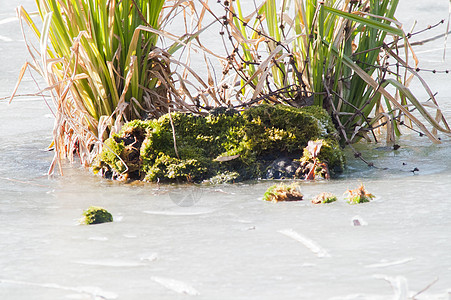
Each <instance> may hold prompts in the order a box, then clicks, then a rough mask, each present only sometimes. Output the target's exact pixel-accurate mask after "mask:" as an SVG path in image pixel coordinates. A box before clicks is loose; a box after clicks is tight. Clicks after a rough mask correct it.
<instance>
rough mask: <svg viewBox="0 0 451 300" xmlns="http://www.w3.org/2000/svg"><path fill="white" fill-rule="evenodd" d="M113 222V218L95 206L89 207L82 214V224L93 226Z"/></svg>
mask: <svg viewBox="0 0 451 300" xmlns="http://www.w3.org/2000/svg"><path fill="white" fill-rule="evenodd" d="M107 222H113V216H112V215H111V214H110V213H109V212H108V211H107V210H106V209H104V208H102V207H97V206H90V207H89V208H88V209H87V210H85V211H84V212H83V218H82V220H81V223H82V224H85V225H93V224H101V223H107Z"/></svg>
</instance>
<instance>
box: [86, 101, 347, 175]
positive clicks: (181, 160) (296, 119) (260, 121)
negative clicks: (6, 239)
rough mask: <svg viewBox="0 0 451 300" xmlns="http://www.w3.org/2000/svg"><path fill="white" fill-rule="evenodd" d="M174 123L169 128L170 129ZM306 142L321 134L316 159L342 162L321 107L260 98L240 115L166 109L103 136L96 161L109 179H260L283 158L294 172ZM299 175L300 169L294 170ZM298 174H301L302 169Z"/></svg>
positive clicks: (334, 164)
mask: <svg viewBox="0 0 451 300" xmlns="http://www.w3.org/2000/svg"><path fill="white" fill-rule="evenodd" d="M173 128H174V130H173ZM310 140H321V141H322V143H323V148H322V150H321V152H320V153H319V156H318V159H319V160H320V161H321V162H324V163H327V164H328V165H329V168H330V170H331V172H335V171H340V170H342V169H343V166H344V155H343V152H342V150H341V149H340V146H339V143H338V139H337V134H336V130H335V128H334V126H333V124H332V121H331V119H330V117H329V115H328V114H327V112H326V111H324V110H323V109H321V108H319V107H306V108H302V109H298V108H294V107H290V106H285V105H269V104H262V105H259V106H254V107H251V108H249V109H247V110H245V111H243V112H241V113H239V112H237V111H236V110H233V109H225V108H219V109H215V110H214V111H213V113H211V114H209V115H207V116H197V115H192V114H182V113H172V114H171V115H169V114H166V115H164V116H162V117H160V118H159V119H158V120H150V121H138V120H135V121H132V122H129V123H127V124H125V125H124V127H123V129H122V131H121V132H120V133H119V134H118V135H115V136H113V137H112V138H110V139H108V140H107V141H106V142H105V147H104V148H103V151H102V153H101V154H100V155H99V156H98V160H97V163H96V164H95V166H94V170H95V171H102V174H104V175H106V176H109V177H112V178H130V179H139V180H146V181H192V182H200V181H203V180H210V179H212V180H211V182H236V181H241V180H247V179H256V178H266V176H267V174H274V172H269V169H270V168H272V166H273V165H277V164H274V162H275V161H276V160H278V159H279V160H280V159H281V158H286V159H287V160H288V161H289V162H288V163H287V164H286V166H287V168H288V167H289V168H290V169H289V171H287V172H285V173H284V171H283V170H278V171H277V172H279V173H278V174H279V175H280V177H285V178H293V177H294V176H295V173H296V172H293V170H291V169H292V168H293V167H296V168H297V166H299V162H298V163H293V164H291V163H290V162H293V161H294V160H296V159H297V160H299V159H300V158H301V157H302V155H303V153H304V148H305V147H306V146H307V143H308V141H310ZM297 173H299V172H297ZM301 173H302V172H301Z"/></svg>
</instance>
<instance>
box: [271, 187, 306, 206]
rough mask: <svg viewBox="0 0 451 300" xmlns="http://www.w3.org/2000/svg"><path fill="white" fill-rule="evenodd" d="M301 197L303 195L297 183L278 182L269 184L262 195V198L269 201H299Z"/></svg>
mask: <svg viewBox="0 0 451 300" xmlns="http://www.w3.org/2000/svg"><path fill="white" fill-rule="evenodd" d="M303 197H304V195H302V193H301V192H300V191H299V186H298V185H297V184H291V185H286V184H283V183H280V184H276V185H273V186H270V187H269V188H268V189H267V190H266V192H265V194H264V195H263V200H265V201H271V202H281V201H301V200H302V199H303Z"/></svg>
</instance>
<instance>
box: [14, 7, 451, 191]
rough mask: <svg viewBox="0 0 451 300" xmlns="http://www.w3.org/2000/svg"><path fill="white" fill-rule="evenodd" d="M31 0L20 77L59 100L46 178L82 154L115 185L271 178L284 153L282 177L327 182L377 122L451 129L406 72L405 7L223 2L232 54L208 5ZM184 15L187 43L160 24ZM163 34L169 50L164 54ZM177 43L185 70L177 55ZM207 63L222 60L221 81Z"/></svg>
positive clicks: (390, 128) (431, 133)
mask: <svg viewBox="0 0 451 300" xmlns="http://www.w3.org/2000/svg"><path fill="white" fill-rule="evenodd" d="M36 3H37V6H38V10H39V15H40V17H41V19H42V21H43V27H42V30H39V29H38V28H37V26H36V24H35V22H34V21H33V19H32V18H31V16H30V15H29V14H28V13H27V12H26V11H25V10H24V9H23V7H20V8H19V10H18V12H19V16H20V20H21V22H22V23H23V22H25V23H26V24H27V25H28V26H29V27H30V28H31V31H32V32H33V33H34V34H35V35H36V37H37V39H38V40H39V47H35V46H34V45H33V44H32V43H31V42H30V41H29V40H28V39H27V40H26V42H27V47H28V50H29V52H30V55H31V57H32V62H30V63H26V64H25V65H24V67H23V68H22V70H21V73H20V79H21V78H22V77H23V75H24V73H25V71H26V68H27V67H31V68H32V69H34V70H35V71H36V72H38V73H39V74H40V75H41V76H42V77H43V78H44V79H45V80H46V82H47V85H48V88H47V89H46V90H47V91H49V92H50V93H51V97H52V100H53V102H54V107H55V112H54V114H55V117H56V122H55V127H54V131H53V145H54V149H55V159H54V161H53V163H52V165H51V168H50V172H51V171H52V170H53V169H54V167H55V166H56V165H57V163H59V166H60V167H61V164H60V160H61V159H62V158H68V159H70V160H71V161H73V160H74V155H78V156H79V158H80V161H81V163H82V164H84V165H85V166H92V167H93V168H94V169H95V170H96V171H100V172H101V173H102V174H103V175H105V176H111V177H113V178H118V179H144V180H147V181H158V180H163V181H165V180H167V181H178V180H183V181H185V180H187V181H194V182H197V181H201V180H206V179H211V180H212V182H234V181H238V180H244V179H249V178H261V177H265V172H269V171H271V172H273V171H272V170H269V168H272V167H271V166H270V164H271V163H272V162H274V164H275V165H277V164H276V159H277V158H278V157H282V158H284V157H286V158H288V159H289V160H291V163H289V166H288V168H291V169H292V168H296V170H295V171H296V172H295V174H292V172H291V171H290V172H288V171H287V172H285V171H283V170H282V171H281V172H279V170H278V169H277V168H278V165H277V166H276V167H277V168H274V170H275V172H276V173H277V172H279V173H280V174H282V175H281V177H282V178H290V177H298V178H305V179H317V178H325V179H328V178H329V177H330V175H333V173H334V172H339V171H340V170H342V169H343V167H344V159H343V154H342V153H341V149H340V147H339V143H340V144H341V145H342V146H344V145H350V144H352V143H354V142H356V141H358V140H359V139H361V138H365V139H367V140H371V138H370V137H371V135H372V137H373V139H374V140H377V139H378V137H377V136H376V134H375V133H374V129H376V128H379V127H382V126H385V127H386V128H387V141H388V142H393V141H394V139H395V137H396V135H399V134H400V130H399V125H400V124H409V126H411V125H412V124H414V125H416V127H418V129H419V131H420V132H422V133H423V134H425V135H427V136H428V137H429V138H430V139H431V140H432V141H433V142H436V143H439V142H440V141H439V139H438V137H437V131H441V132H444V133H448V134H450V133H451V130H450V128H449V126H448V124H447V122H446V120H445V119H444V117H443V115H442V112H441V110H440V108H439V106H438V104H437V102H436V100H435V97H434V94H433V93H432V92H431V91H430V89H429V88H428V86H427V85H426V83H425V82H424V80H422V79H421V78H420V77H419V76H418V73H417V72H416V71H415V69H416V67H417V64H418V61H416V60H415V66H410V65H409V64H408V57H409V54H410V53H411V47H409V41H408V36H407V35H406V34H405V33H404V32H403V30H402V26H401V24H400V23H399V22H398V21H396V19H395V11H396V8H397V4H398V0H368V1H340V0H326V1H318V0H305V1H301V0H294V1H276V0H265V1H263V3H262V4H261V6H259V7H254V11H251V12H250V13H248V14H247V13H246V12H245V11H244V9H243V7H242V5H241V3H240V0H236V1H219V3H221V5H222V6H223V7H224V9H225V12H226V14H225V15H224V16H223V17H217V16H215V20H216V21H215V22H220V24H221V26H222V30H221V34H220V36H222V38H223V39H224V41H225V42H224V45H225V48H226V49H225V51H226V52H227V56H226V57H221V56H220V55H218V54H216V53H215V52H216V51H210V50H208V49H206V48H205V47H204V46H203V44H202V43H201V38H202V32H203V31H204V30H205V29H206V28H208V27H209V26H210V25H211V24H212V23H210V24H208V25H205V24H203V19H204V16H205V15H206V14H207V13H211V14H214V13H213V11H212V10H211V9H210V8H209V6H208V5H207V4H206V3H202V5H200V6H199V7H197V6H196V5H191V4H192V3H191V2H189V1H188V2H180V1H174V2H173V6H171V5H168V2H166V1H164V0H155V1H154V0H152V1H136V0H123V1H106V0H36ZM279 4H280V5H279ZM198 9H200V10H201V11H200V12H197V11H196V10H198ZM180 11H182V14H183V15H184V16H185V17H186V18H185V19H184V22H185V24H188V23H190V21H187V20H188V16H189V15H191V17H192V18H193V19H192V20H191V23H190V26H185V29H186V30H191V31H190V32H186V34H185V35H183V37H177V36H175V35H174V34H171V33H168V32H166V31H164V30H163V28H162V27H163V26H164V24H165V23H167V22H169V21H170V20H171V18H172V17H173V16H178V15H177V14H178V12H180ZM182 14H180V15H182ZM188 28H191V29H188ZM193 28H195V29H193ZM196 30H197V31H196ZM388 37H389V38H391V39H392V40H390V41H387V40H388ZM218 38H219V37H218ZM159 39H170V40H171V41H172V42H173V43H172V45H169V46H167V48H165V49H162V48H160V47H159V46H158V45H159V44H158V43H157V42H158V40H159ZM400 42H401V43H403V44H404V52H405V55H406V57H405V58H402V57H400V56H399V54H398V53H400V51H398V50H399V49H398V44H399V43H400ZM228 43H230V45H232V49H229V48H230V47H229V46H228V45H229V44H228ZM162 44H163V45H166V44H167V43H162ZM180 48H184V55H185V56H186V61H187V63H186V64H184V63H181V62H180V61H178V60H176V59H174V57H173V56H172V54H174V53H175V51H177V50H178V49H180ZM192 48H196V51H197V50H198V51H197V52H198V53H201V55H203V57H202V58H199V57H197V58H199V59H204V60H205V62H206V64H205V65H206V68H207V71H208V72H206V73H207V80H205V78H203V77H204V76H200V75H199V74H196V73H195V71H193V70H192V69H191V68H190V67H189V61H190V60H191V59H192V58H191V56H190V55H191V53H192V51H191V49H192ZM185 50H186V51H185ZM182 56H183V55H182ZM209 57H216V58H218V59H219V60H220V62H221V64H222V65H223V67H224V69H223V72H222V77H221V78H217V77H216V74H220V72H212V71H211V70H210V65H211V64H210V63H209ZM174 66H176V68H173V67H174ZM173 69H177V72H173ZM403 70H404V71H405V72H404V73H403ZM409 72H410V74H411V75H410V76H408V74H409ZM212 74H214V76H213V75H212ZM189 76H190V78H188V77H189ZM413 77H417V78H419V80H420V81H421V82H422V84H423V86H424V88H425V90H426V91H427V93H428V95H429V96H430V98H431V102H430V103H428V104H427V105H425V104H424V103H421V102H420V101H419V100H418V99H417V98H416V97H415V96H414V95H413V94H412V93H411V92H410V90H409V89H408V84H409V82H410V81H411V79H412V78H413ZM20 79H19V82H20ZM18 84H19V83H18ZM196 84H198V85H199V86H196ZM16 91H17V87H16V89H15V91H14V92H13V96H14V94H15V92H16ZM193 91H196V92H197V94H194V92H193ZM264 103H271V104H278V105H277V106H274V105H269V104H264ZM282 104H283V106H282ZM223 106H227V107H228V108H229V109H226V108H224V107H223ZM218 107H219V108H218ZM295 107H296V108H295ZM298 108H302V110H299V109H298ZM234 109H239V110H240V111H241V112H240V113H235V112H234ZM174 111H175V112H177V113H171V112H174ZM208 111H213V113H211V114H210V115H208V116H206V115H207V112H208ZM187 113H191V114H187ZM330 117H332V119H333V123H332V121H331V120H330ZM145 119H152V120H151V121H142V120H145ZM406 120H407V122H406ZM126 122H129V123H128V124H126ZM124 124H125V125H124ZM335 128H336V129H337V130H335ZM338 136H341V140H340V141H339V140H338ZM309 142H311V143H315V145H320V146H316V147H317V150H318V151H316V150H315V151H313V152H312V149H313V148H314V147H313V146H312V147H313V148H312V147H309V146H308V143H309ZM351 147H352V146H351ZM304 148H305V150H304ZM310 148H312V149H310ZM99 154H100V155H99ZM356 154H358V153H356ZM359 155H360V154H359ZM359 155H357V157H358V156H359ZM301 156H302V157H301ZM94 159H95V165H93V162H94ZM295 159H298V160H299V164H300V166H299V165H296V164H295V163H293V162H294V160H295ZM283 163H285V162H283ZM280 164H282V163H281V162H280ZM276 169H277V170H276ZM60 172H61V168H60ZM273 173H274V172H273Z"/></svg>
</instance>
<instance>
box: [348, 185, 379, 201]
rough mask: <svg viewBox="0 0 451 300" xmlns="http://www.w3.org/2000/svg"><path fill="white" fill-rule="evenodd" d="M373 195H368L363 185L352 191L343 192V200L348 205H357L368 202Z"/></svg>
mask: <svg viewBox="0 0 451 300" xmlns="http://www.w3.org/2000/svg"><path fill="white" fill-rule="evenodd" d="M375 197H376V196H374V195H373V194H371V193H369V192H368V191H367V190H366V189H365V186H364V185H363V184H360V186H359V187H358V188H356V189H353V190H348V191H346V192H345V199H346V200H347V201H348V203H349V204H359V203H366V202H370V201H371V200H372V199H373V198H375Z"/></svg>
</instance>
